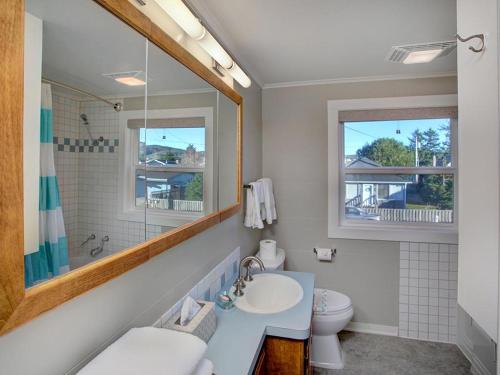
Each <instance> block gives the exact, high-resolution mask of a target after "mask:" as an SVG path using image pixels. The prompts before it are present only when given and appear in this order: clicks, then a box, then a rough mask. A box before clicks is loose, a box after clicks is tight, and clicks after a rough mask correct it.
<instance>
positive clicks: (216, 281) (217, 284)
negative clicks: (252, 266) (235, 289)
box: [153, 247, 240, 327]
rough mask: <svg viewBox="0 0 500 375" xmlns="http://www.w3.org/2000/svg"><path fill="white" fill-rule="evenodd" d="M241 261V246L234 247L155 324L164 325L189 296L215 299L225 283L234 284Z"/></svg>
mask: <svg viewBox="0 0 500 375" xmlns="http://www.w3.org/2000/svg"><path fill="white" fill-rule="evenodd" d="M239 263H240V248H239V247H237V248H236V249H234V250H233V251H232V252H231V253H230V254H229V255H228V256H227V257H226V258H225V259H224V260H223V261H221V262H220V263H219V264H218V265H217V266H215V267H214V268H213V269H212V270H211V271H210V272H209V273H208V275H206V276H205V277H204V278H203V279H201V280H200V281H199V282H198V283H197V284H196V285H195V286H193V288H191V290H190V291H189V292H188V293H186V295H185V296H183V297H182V298H181V299H180V300H179V301H177V302H176V303H175V304H174V305H173V306H172V307H171V308H170V309H168V310H167V311H166V312H165V313H164V314H163V315H162V316H161V318H160V319H158V320H157V321H156V322H155V323H154V324H153V326H155V327H164V326H165V325H166V324H167V321H168V320H169V319H170V318H171V317H172V316H173V315H175V314H176V313H178V312H179V310H180V309H181V307H182V304H183V302H184V300H185V299H186V297H187V296H191V297H192V298H194V299H195V300H204V301H214V300H215V297H216V296H217V293H218V292H219V291H221V289H222V288H223V287H224V285H227V284H232V283H233V282H234V281H235V280H236V277H237V276H238V265H239Z"/></svg>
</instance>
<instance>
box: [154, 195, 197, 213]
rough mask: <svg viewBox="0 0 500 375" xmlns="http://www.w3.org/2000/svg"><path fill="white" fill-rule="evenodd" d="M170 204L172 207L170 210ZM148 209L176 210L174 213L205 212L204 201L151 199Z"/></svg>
mask: <svg viewBox="0 0 500 375" xmlns="http://www.w3.org/2000/svg"><path fill="white" fill-rule="evenodd" d="M169 202H170V203H171V204H172V206H171V207H170V208H169ZM148 207H150V208H159V209H162V210H168V209H171V210H174V211H185V212H203V202H202V201H185V200H180V199H172V200H169V199H160V198H149V199H148Z"/></svg>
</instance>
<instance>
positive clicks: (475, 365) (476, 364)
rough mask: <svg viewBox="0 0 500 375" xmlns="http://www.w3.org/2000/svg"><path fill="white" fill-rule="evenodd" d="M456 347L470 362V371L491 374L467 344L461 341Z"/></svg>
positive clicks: (475, 373)
mask: <svg viewBox="0 0 500 375" xmlns="http://www.w3.org/2000/svg"><path fill="white" fill-rule="evenodd" d="M457 346H458V348H459V349H460V351H461V352H462V353H463V354H464V356H465V358H467V359H468V360H469V362H470V363H471V364H472V367H471V372H472V374H473V375H492V374H491V372H489V371H488V369H487V368H486V366H485V365H483V362H481V361H480V359H479V358H478V357H477V356H476V355H475V354H474V352H472V351H471V350H470V349H469V348H468V347H467V345H466V344H465V345H464V343H461V342H458V343H457Z"/></svg>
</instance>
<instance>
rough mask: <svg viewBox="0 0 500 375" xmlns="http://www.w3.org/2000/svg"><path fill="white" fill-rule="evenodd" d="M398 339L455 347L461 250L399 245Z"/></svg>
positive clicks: (402, 243) (434, 246) (421, 245)
mask: <svg viewBox="0 0 500 375" xmlns="http://www.w3.org/2000/svg"><path fill="white" fill-rule="evenodd" d="M399 254H400V257H399V259H400V267H399V272H400V273H399V336H401V337H408V338H414V339H420V340H428V341H438V342H448V343H456V339H457V272H458V246H457V245H454V244H432V243H414V242H401V243H400V251H399Z"/></svg>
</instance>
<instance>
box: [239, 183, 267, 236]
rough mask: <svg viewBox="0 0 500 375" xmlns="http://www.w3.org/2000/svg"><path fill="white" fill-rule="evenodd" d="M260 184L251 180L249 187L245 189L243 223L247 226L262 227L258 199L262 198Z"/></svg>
mask: <svg viewBox="0 0 500 375" xmlns="http://www.w3.org/2000/svg"><path fill="white" fill-rule="evenodd" d="M261 185H262V184H260V183H259V184H258V183H255V182H252V183H251V184H250V186H251V188H250V189H247V207H246V213H245V222H244V225H245V226H246V227H248V228H252V229H255V228H258V229H262V228H264V223H263V222H262V217H261V214H260V206H261V203H260V199H261V198H262V186H261Z"/></svg>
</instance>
